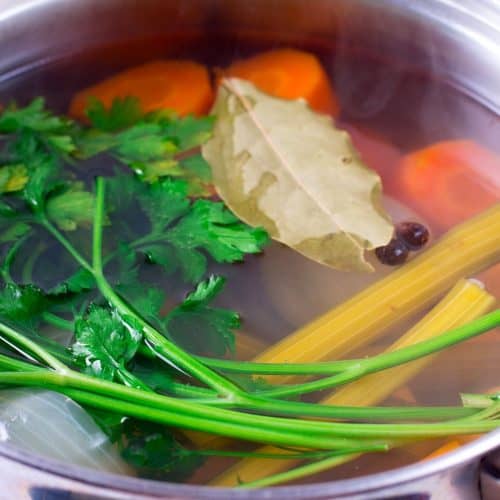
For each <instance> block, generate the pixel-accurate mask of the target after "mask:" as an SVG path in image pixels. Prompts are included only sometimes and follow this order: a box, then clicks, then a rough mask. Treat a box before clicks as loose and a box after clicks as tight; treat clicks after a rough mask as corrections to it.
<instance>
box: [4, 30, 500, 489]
mask: <svg viewBox="0 0 500 500" xmlns="http://www.w3.org/2000/svg"><path fill="white" fill-rule="evenodd" d="M273 47H274V46H273V45H272V44H269V43H266V42H256V41H255V40H254V39H252V41H245V40H243V39H242V38H241V37H239V38H238V39H232V38H230V39H228V38H214V39H212V40H211V43H210V44H207V43H200V40H199V39H198V38H197V37H196V36H185V37H182V38H178V39H176V40H175V43H173V42H172V40H171V39H169V40H166V39H154V40H146V41H137V42H133V43H129V44H127V45H122V46H113V47H102V48H100V49H99V50H97V51H89V52H86V53H81V54H74V55H72V56H71V57H68V58H64V59H62V60H60V61H56V62H53V63H51V64H47V65H44V66H41V67H36V68H32V69H30V70H29V71H26V72H25V73H21V74H20V75H19V76H17V77H16V78H12V79H10V80H7V81H4V82H2V84H1V86H0V101H1V102H8V101H10V100H12V99H15V100H16V101H17V102H18V103H20V104H25V103H27V102H28V101H29V100H30V99H32V98H33V97H35V96H39V95H42V96H45V97H46V99H47V102H48V105H49V106H50V107H51V108H52V109H54V110H56V111H58V112H65V111H66V109H67V107H68V103H69V100H70V98H71V96H72V95H73V93H74V92H75V91H77V90H80V89H81V88H83V87H85V86H86V85H89V84H92V83H94V82H96V81H98V80H100V79H101V78H103V77H106V76H108V75H110V74H113V73H115V72H116V71H119V70H121V69H123V68H125V67H128V66H132V65H135V64H139V63H142V62H146V61H150V60H153V59H156V58H161V57H163V58H169V57H177V58H190V59H195V60H198V61H200V62H202V63H205V64H207V65H208V66H209V67H212V68H217V67H224V66H227V65H228V64H229V63H230V62H231V61H233V60H234V59H236V58H241V57H245V56H247V55H250V54H253V53H255V52H257V51H260V50H267V49H269V48H273ZM296 47H297V48H303V49H305V50H309V51H312V52H315V53H316V54H317V55H318V57H319V58H320V59H321V61H322V63H323V64H324V66H325V68H326V69H327V71H328V72H329V74H330V75H331V78H332V81H333V82H334V87H335V91H336V93H337V95H338V97H339V100H340V103H341V110H342V111H341V116H340V117H339V118H338V121H337V125H338V126H340V127H343V128H346V129H347V130H349V131H350V132H352V134H353V140H354V142H355V145H356V146H357V148H358V149H359V151H360V152H361V154H362V155H363V157H364V159H365V161H366V162H367V163H368V164H369V165H370V166H371V167H372V168H375V169H376V170H377V171H378V172H379V173H380V175H381V177H382V179H383V183H384V186H385V193H386V194H388V195H389V196H391V197H392V198H394V199H395V200H397V201H398V202H399V203H401V204H403V205H406V206H407V207H408V208H407V209H405V208H403V209H399V210H396V212H395V213H394V215H395V218H396V220H397V219H398V218H399V219H400V220H408V219H409V218H412V219H420V220H423V221H424V222H425V223H426V224H427V226H428V227H429V228H430V229H431V231H432V233H433V237H434V238H435V237H437V236H439V234H440V233H441V232H442V230H443V229H446V228H438V227H437V226H436V225H435V224H434V223H433V221H432V220H425V219H423V218H421V217H420V216H419V214H418V213H415V212H414V211H412V209H411V206H412V200H409V199H404V198H402V197H401V194H400V193H398V191H397V189H396V187H395V184H394V182H393V181H394V178H395V177H396V171H397V168H398V162H399V161H400V159H401V157H402V155H404V154H405V153H407V152H409V151H413V150H415V149H418V148H421V147H425V146H427V145H430V144H432V143H434V142H437V141H440V140H448V139H471V140H474V141H476V142H477V143H479V144H481V145H484V146H485V147H488V148H489V149H491V150H492V151H495V150H496V152H497V153H498V154H500V149H499V148H500V143H499V142H498V137H499V136H500V123H499V120H498V116H496V115H495V114H494V113H492V112H490V111H489V110H488V109H486V108H484V107H483V106H482V105H480V104H478V103H477V102H476V101H474V100H473V99H471V98H469V97H467V96H465V95H464V94H462V93H460V92H459V91H457V90H456V89H454V88H452V87H450V86H448V85H446V84H444V83H443V82H439V81H436V80H435V79H433V78H432V75H429V74H422V73H419V72H416V71H411V70H410V69H409V68H405V69H404V70H403V69H402V68H401V67H400V66H395V65H394V64H393V63H392V62H391V61H390V60H384V59H382V58H380V57H376V56H375V55H374V54H372V53H370V51H369V50H367V49H365V48H351V49H349V51H346V50H343V51H342V53H338V52H337V53H335V51H334V50H332V47H330V46H329V45H327V44H322V43H316V44H307V45H304V46H296ZM496 175H497V176H499V175H500V172H496ZM497 186H498V183H497ZM469 188H470V191H471V192H474V190H477V193H478V196H479V193H480V192H481V191H480V182H479V181H478V176H476V175H475V174H473V173H471V175H470V179H469ZM495 194H496V197H497V199H500V193H499V192H498V190H497V191H496V193H495ZM290 263H293V267H290ZM499 267H500V266H497V268H496V273H491V272H490V273H488V274H487V275H485V280H486V283H487V285H488V287H489V289H491V290H493V291H495V293H496V294H497V297H499V298H500V295H499V294H500V270H499ZM290 268H293V269H294V273H293V274H292V275H290V273H289V272H288V271H287V270H289V269H290ZM213 270H214V271H215V272H218V273H220V274H222V275H225V276H227V277H228V284H227V288H226V291H225V293H224V297H222V298H221V300H220V301H219V303H220V305H223V306H228V307H231V308H234V309H235V310H237V311H239V312H240V313H241V315H242V317H243V329H244V331H245V332H246V333H248V334H251V335H254V336H256V337H258V338H259V339H261V340H262V341H263V342H264V343H267V344H270V343H272V342H273V341H275V340H277V339H278V338H281V337H283V336H285V335H287V334H289V333H291V332H292V331H293V330H294V329H296V328H297V327H299V326H301V325H302V324H304V323H305V322H307V321H309V320H311V319H313V318H314V317H316V316H317V315H318V314H321V313H323V312H325V311H326V310H328V309H330V308H331V307H334V306H335V305H336V304H338V303H339V302H341V301H342V300H345V299H346V298H347V297H348V296H350V295H352V294H354V293H356V292H357V291H359V290H361V289H362V288H364V287H365V286H367V284H369V283H370V282H372V281H373V280H374V279H377V278H379V277H381V276H382V275H385V274H387V273H389V272H390V271H391V269H390V268H387V267H384V266H380V265H379V266H377V271H376V273H375V274H374V275H365V276H360V275H349V274H346V273H339V272H336V271H333V270H330V269H326V268H324V267H322V266H320V265H318V264H315V263H312V262H310V261H307V260H306V259H305V258H304V257H302V256H300V255H298V254H296V253H294V252H293V251H291V250H289V249H287V248H285V247H283V246H281V245H278V244H273V245H272V246H271V247H269V249H267V250H266V251H265V252H264V255H263V256H256V257H248V258H247V259H246V261H245V263H244V264H240V265H232V266H213ZM165 287H167V288H168V289H169V296H170V297H172V296H175V297H177V298H178V299H180V298H181V297H182V296H183V294H184V293H185V291H186V287H185V286H182V285H180V284H179V283H172V282H169V283H168V284H165ZM346 291H347V292H346ZM404 331H405V330H404V327H399V328H398V329H397V330H396V331H393V332H391V333H390V334H388V335H387V336H385V337H384V338H383V339H381V340H378V341H377V342H376V344H375V345H372V346H368V347H367V348H365V349H363V350H362V351H361V352H353V353H351V354H350V355H349V357H360V356H364V355H366V354H367V353H370V354H373V353H374V352H380V351H381V350H383V349H384V348H385V347H386V346H387V345H389V344H390V342H391V341H392V340H393V338H394V336H395V335H397V334H399V333H404ZM499 340H500V332H498V331H493V332H490V333H488V334H485V335H483V336H481V337H480V338H477V339H475V340H471V341H468V342H467V343H466V344H465V345H460V346H457V347H454V348H452V349H450V350H448V351H446V352H444V353H442V354H441V355H439V357H438V358H437V359H435V360H434V361H433V362H432V363H431V364H430V365H429V366H427V367H426V368H425V370H424V371H423V372H422V373H421V374H419V375H418V376H417V377H415V378H414V379H413V380H411V381H410V383H409V384H408V385H407V386H406V387H405V388H402V389H401V390H400V391H397V393H396V394H395V395H393V396H392V397H390V398H389V399H387V400H386V401H384V403H383V404H387V405H396V404H418V405H446V404H453V405H456V404H460V402H459V397H458V394H459V392H485V391H489V390H492V389H493V388H494V387H495V386H496V385H498V383H499V380H498V375H499V370H498V359H497V355H496V353H497V352H498V350H497V349H495V348H497V346H498V341H499ZM478 374H480V376H478ZM436 381H439V383H436ZM438 444H439V443H437V442H435V441H434V442H426V443H421V444H418V445H414V446H410V447H407V448H405V449H402V450H394V451H391V452H390V453H387V454H377V455H372V456H364V457H362V458H360V459H358V460H356V461H353V462H350V463H348V464H345V465H343V466H341V467H338V468H336V469H332V470H330V471H327V472H325V473H323V474H321V476H315V477H310V478H307V479H306V481H307V482H314V481H318V480H327V479H328V480H331V479H339V478H346V477H352V476H359V475H363V474H368V473H373V472H379V471H383V470H387V469H391V468H394V467H399V466H401V465H404V464H408V463H412V462H415V461H416V460H418V459H420V458H421V457H422V456H424V455H425V454H427V453H428V452H430V451H431V450H433V449H434V448H435V447H436V446H437V445H438ZM224 463H225V462H224V461H222V460H221V461H219V463H216V460H211V461H210V468H209V469H207V468H206V467H205V469H204V471H201V472H200V473H198V474H196V475H195V477H194V478H193V480H194V481H196V482H203V481H204V480H205V479H206V478H212V477H213V476H214V472H215V470H218V469H220V468H221V467H222V464H224Z"/></svg>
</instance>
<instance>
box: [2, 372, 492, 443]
mask: <svg viewBox="0 0 500 500" xmlns="http://www.w3.org/2000/svg"><path fill="white" fill-rule="evenodd" d="M1 383H3V384H9V385H28V386H43V387H46V388H49V387H50V388H53V390H56V391H60V390H61V389H62V388H64V389H82V390H84V391H88V392H92V394H93V395H97V394H99V395H102V396H105V397H108V398H111V399H113V400H114V401H118V400H120V401H123V402H130V403H133V404H136V405H138V406H141V407H142V408H143V409H147V410H148V411H149V410H158V411H168V412H173V413H174V414H175V415H176V416H178V417H180V416H181V415H189V416H194V417H200V419H201V420H202V421H206V423H207V425H208V429H207V428H206V427H205V426H203V427H193V429H195V430H203V431H207V432H212V433H220V434H221V435H225V436H229V437H231V436H232V435H231V434H228V433H226V432H218V431H215V430H214V429H213V428H210V425H211V424H214V423H215V422H218V423H227V424H235V425H239V426H241V427H245V426H248V427H249V428H250V429H251V430H252V433H253V436H252V437H251V438H250V439H249V440H250V441H259V440H260V438H259V434H260V432H261V431H262V430H263V429H266V430H274V431H280V432H281V431H283V432H287V433H289V434H290V438H291V439H290V442H288V443H287V444H286V446H305V447H312V448H319V449H333V448H338V447H340V448H342V447H346V446H351V445H357V444H359V442H358V441H359V440H360V439H361V440H363V441H364V442H365V443H370V444H373V443H374V442H375V441H376V440H379V439H384V440H386V439H414V438H425V437H441V436H447V435H449V434H471V433H477V432H486V431H489V430H493V429H495V428H497V427H498V425H499V423H500V421H499V420H497V419H488V420H479V419H468V418H461V419H457V420H452V421H447V422H439V423H419V424H414V423H410V424H399V423H398V424H394V423H390V424H378V423H377V424H369V423H350V422H349V423H344V422H325V421H314V420H298V419H291V418H282V417H271V416H266V415H260V414H247V413H240V412H238V411H233V410H224V409H219V408H214V407H208V406H205V405H203V404H198V403H194V402H190V401H189V400H179V399H177V398H171V397H168V396H162V395H159V394H155V393H151V392H146V391H142V390H138V389H134V388H130V387H126V386H123V385H121V384H117V383H114V382H109V381H106V380H102V379H96V378H94V377H91V376H88V375H84V374H80V373H77V372H74V371H70V370H68V371H67V372H66V373H63V374H62V373H58V372H52V371H49V370H43V371H37V372H33V371H30V372H28V373H26V372H16V373H12V372H9V373H0V384H1ZM134 416H135V415H134ZM170 424H172V422H170ZM181 427H182V426H181ZM232 437H243V436H241V435H240V436H232ZM317 438H318V439H317ZM245 439H248V438H245ZM321 439H324V440H325V442H324V443H323V442H322V441H321ZM307 440H310V441H307ZM367 440H368V441H367ZM373 440H375V441H373ZM292 441H293V443H292ZM263 442H267V441H263ZM299 442H300V444H298V443H299ZM274 444H282V445H283V444H284V443H283V442H282V443H277V442H275V443H274Z"/></svg>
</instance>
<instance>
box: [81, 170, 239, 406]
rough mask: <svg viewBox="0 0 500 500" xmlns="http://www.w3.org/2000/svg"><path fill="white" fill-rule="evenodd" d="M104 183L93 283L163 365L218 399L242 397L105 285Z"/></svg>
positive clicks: (99, 188) (100, 182) (99, 192)
mask: <svg viewBox="0 0 500 500" xmlns="http://www.w3.org/2000/svg"><path fill="white" fill-rule="evenodd" d="M105 186H106V185H105V181H104V178H102V177H98V178H97V179H96V203H95V214H94V226H93V242H92V268H91V272H92V273H93V275H94V278H95V280H96V284H97V287H98V288H99V290H100V291H101V293H102V294H103V296H104V297H105V298H106V299H107V300H108V301H109V302H110V303H111V304H112V305H113V306H114V307H116V309H117V310H118V311H119V312H120V314H122V315H123V316H129V317H132V318H134V320H136V321H137V322H138V323H139V324H140V325H141V328H142V332H143V334H144V336H145V337H146V339H147V340H148V341H149V344H150V346H151V348H152V350H153V351H155V353H156V354H157V355H158V357H160V359H163V360H167V362H168V363H169V364H171V365H173V366H174V367H177V368H178V369H180V370H182V371H184V372H187V373H189V374H190V375H192V376H194V377H195V378H197V379H198V380H199V381H200V382H203V383H205V384H206V385H207V386H208V387H211V388H212V389H215V390H216V391H217V392H218V393H219V394H220V395H221V396H225V397H228V398H230V399H235V400H236V399H237V398H238V397H240V398H242V397H243V398H244V396H245V394H246V393H245V392H244V391H243V390H242V389H240V388H239V387H238V386H237V385H235V384H233V383H232V382H231V381H230V380H228V379H227V378H225V377H223V376H222V375H219V374H218V373H216V372H214V371H213V370H211V369H210V368H208V367H206V366H205V365H204V364H203V363H201V362H200V361H198V360H197V359H195V358H194V357H193V356H191V355H190V354H188V353H187V352H185V351H184V350H183V349H181V348H180V347H178V346H177V345H176V344H174V343H173V342H171V341H169V340H168V339H167V338H165V336H163V335H162V334H161V333H160V332H158V331H157V330H156V329H155V328H153V327H152V326H151V325H150V324H149V323H147V322H146V321H145V320H144V319H143V318H142V317H141V316H140V315H138V314H137V313H136V312H135V311H134V310H133V309H132V308H131V307H130V306H129V305H128V304H127V303H126V302H125V301H124V300H123V299H122V298H121V297H120V296H119V295H118V294H117V293H116V292H115V291H114V290H113V288H112V287H111V286H110V285H109V283H108V282H107V280H106V278H105V276H104V271H103V262H102V237H103V223H104V208H105V207H104V204H105V189H106V187H105Z"/></svg>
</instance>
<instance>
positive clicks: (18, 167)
mask: <svg viewBox="0 0 500 500" xmlns="http://www.w3.org/2000/svg"><path fill="white" fill-rule="evenodd" d="M27 182H28V172H27V170H26V167H25V166H24V165H22V164H14V165H4V166H3V167H0V193H1V194H3V193H12V192H15V191H20V190H21V189H23V188H24V186H26V183H27Z"/></svg>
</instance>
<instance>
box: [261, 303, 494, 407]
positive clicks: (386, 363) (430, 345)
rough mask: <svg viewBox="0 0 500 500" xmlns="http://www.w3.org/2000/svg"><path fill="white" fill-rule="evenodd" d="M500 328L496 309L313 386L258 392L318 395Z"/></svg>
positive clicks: (367, 360)
mask: <svg viewBox="0 0 500 500" xmlns="http://www.w3.org/2000/svg"><path fill="white" fill-rule="evenodd" d="M499 325H500V309H497V310H495V311H493V312H491V313H489V314H486V315H485V316H482V317H481V318H478V319H476V320H474V321H471V322H470V323H467V324H466V325H463V326H459V327H457V328H455V329H453V330H450V331H448V332H446V333H443V334H441V335H439V336H437V337H434V338H432V339H429V340H425V341H423V342H419V343H417V344H414V345H411V346H408V347H404V348H402V349H398V350H397V351H392V352H387V353H383V354H379V355H377V356H373V357H371V358H366V359H362V360H358V361H357V362H356V364H355V365H353V366H352V367H351V368H349V369H347V370H346V371H345V372H342V373H340V374H338V375H334V376H332V377H325V378H323V379H320V380H315V381H313V382H306V383H303V384H295V385H289V386H285V387H280V388H277V389H270V390H265V391H262V392H260V394H261V395H265V396H267V397H273V398H279V397H290V396H297V395H300V394H305V393H308V392H315V391H321V390H324V389H329V388H331V387H335V386H338V385H341V384H346V383H348V382H352V381H353V380H357V379H359V378H361V377H363V376H365V375H368V374H370V373H375V372H378V371H381V370H386V369H388V368H392V367H394V366H398V365H402V364H404V363H408V362H409V361H414V360H416V359H419V358H422V357H424V356H428V355H430V354H434V353H436V352H438V351H441V350H443V349H445V348H447V347H450V346H452V345H455V344H458V343H460V342H463V341H465V340H468V339H470V338H473V337H476V336H478V335H481V334H482V333H484V332H487V331H488V330H491V329H492V328H495V327H497V326H499Z"/></svg>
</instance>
